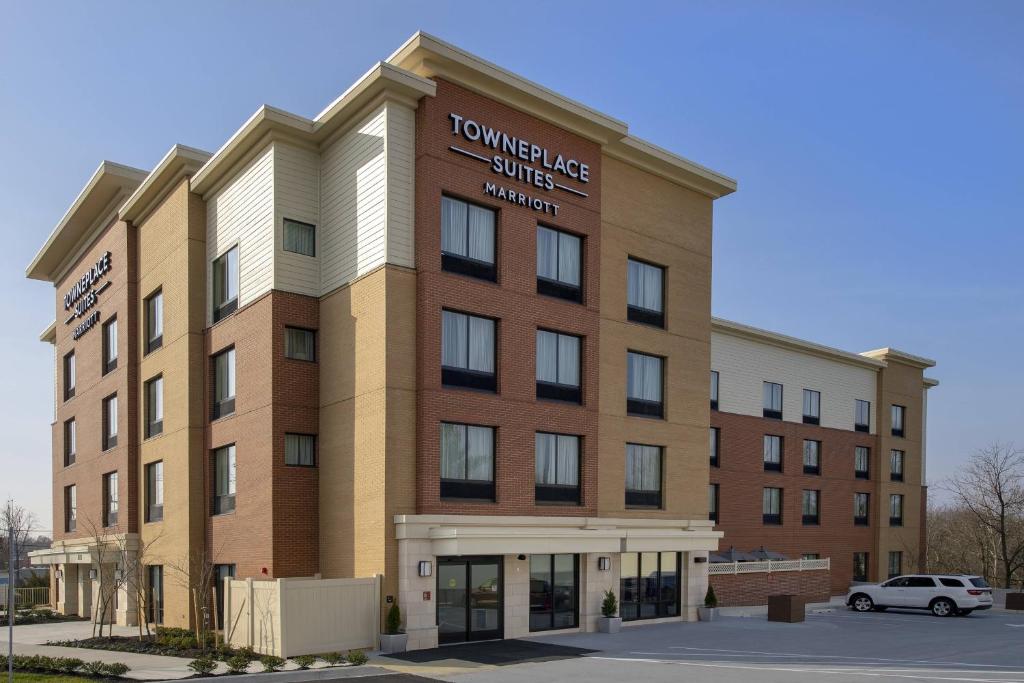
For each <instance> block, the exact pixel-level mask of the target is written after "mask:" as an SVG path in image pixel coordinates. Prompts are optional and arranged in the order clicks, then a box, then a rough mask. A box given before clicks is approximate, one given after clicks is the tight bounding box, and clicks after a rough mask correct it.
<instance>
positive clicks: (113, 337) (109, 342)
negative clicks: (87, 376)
mask: <svg viewBox="0 0 1024 683" xmlns="http://www.w3.org/2000/svg"><path fill="white" fill-rule="evenodd" d="M116 368H117V317H113V318H111V319H110V320H108V321H107V322H106V323H104V325H103V374H104V375H105V374H107V373H108V372H110V371H112V370H115V369H116Z"/></svg>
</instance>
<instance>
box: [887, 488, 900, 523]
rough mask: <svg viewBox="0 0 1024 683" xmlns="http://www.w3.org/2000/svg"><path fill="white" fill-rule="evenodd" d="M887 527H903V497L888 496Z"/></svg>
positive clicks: (895, 494)
mask: <svg viewBox="0 0 1024 683" xmlns="http://www.w3.org/2000/svg"><path fill="white" fill-rule="evenodd" d="M889 526H903V495H902V494H900V493H894V494H892V495H890V496H889Z"/></svg>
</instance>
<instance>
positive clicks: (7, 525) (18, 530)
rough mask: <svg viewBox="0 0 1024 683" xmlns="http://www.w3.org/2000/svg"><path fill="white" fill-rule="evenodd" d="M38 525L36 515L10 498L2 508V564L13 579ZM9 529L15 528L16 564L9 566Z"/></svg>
mask: <svg viewBox="0 0 1024 683" xmlns="http://www.w3.org/2000/svg"><path fill="white" fill-rule="evenodd" d="M36 526H37V521H36V516H35V515H34V514H32V513H31V512H29V511H28V510H26V509H25V508H23V507H22V506H20V505H18V504H17V503H16V502H14V499H13V498H8V499H7V502H6V503H4V506H3V508H2V509H0V566H2V567H6V568H7V570H8V571H9V572H10V576H11V581H12V582H13V581H14V580H15V578H16V577H17V569H18V567H19V566H20V563H21V558H22V555H23V554H24V553H25V552H26V550H25V549H26V546H27V545H28V543H29V539H30V537H31V536H32V532H33V530H34V529H35V528H36ZM8 529H14V558H15V559H14V562H15V566H13V567H8V566H7V565H8V564H9V562H10V560H9V558H10V556H11V551H10V548H8V547H7V544H8V539H9V535H8Z"/></svg>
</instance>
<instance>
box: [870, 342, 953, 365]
mask: <svg viewBox="0 0 1024 683" xmlns="http://www.w3.org/2000/svg"><path fill="white" fill-rule="evenodd" d="M861 355H862V356H867V357H868V358H875V359H877V360H880V361H884V362H886V363H888V362H890V361H895V362H897V363H902V364H903V365H909V366H911V367H914V368H919V369H921V370H924V369H926V368H933V367H935V361H933V360H932V359H931V358H925V357H924V356H915V355H914V354H912V353H907V352H906V351H900V350H899V349H893V348H890V347H888V346H887V347H885V348H881V349H875V350H874V351H865V352H863V353H862V354H861Z"/></svg>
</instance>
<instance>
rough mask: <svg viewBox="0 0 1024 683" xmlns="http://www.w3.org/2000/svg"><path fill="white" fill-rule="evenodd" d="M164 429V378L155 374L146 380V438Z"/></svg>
mask: <svg viewBox="0 0 1024 683" xmlns="http://www.w3.org/2000/svg"><path fill="white" fill-rule="evenodd" d="M163 431H164V378H163V376H161V375H157V376H156V377H154V378H153V379H151V380H149V381H148V382H146V438H147V439H148V438H150V437H153V436H156V435H157V434H160V433H161V432H163Z"/></svg>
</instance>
